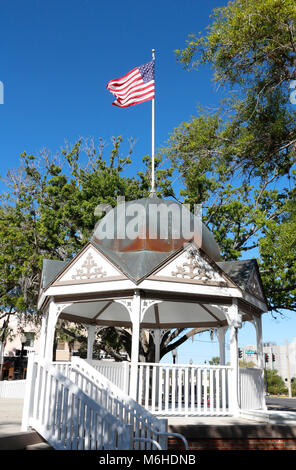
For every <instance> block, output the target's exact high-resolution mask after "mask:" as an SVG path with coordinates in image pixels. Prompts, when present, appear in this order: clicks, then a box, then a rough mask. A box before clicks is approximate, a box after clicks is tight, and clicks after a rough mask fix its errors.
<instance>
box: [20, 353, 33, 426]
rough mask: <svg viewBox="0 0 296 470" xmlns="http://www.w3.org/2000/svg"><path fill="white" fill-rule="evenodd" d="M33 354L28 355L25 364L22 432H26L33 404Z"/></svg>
mask: <svg viewBox="0 0 296 470" xmlns="http://www.w3.org/2000/svg"><path fill="white" fill-rule="evenodd" d="M34 358H35V355H34V353H31V354H29V356H28V364H27V378H26V390H25V398H24V406H23V416H22V427H21V429H22V431H27V429H28V426H29V420H30V418H31V414H32V408H33V403H34V389H35V380H34Z"/></svg>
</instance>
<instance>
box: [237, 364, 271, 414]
mask: <svg viewBox="0 0 296 470" xmlns="http://www.w3.org/2000/svg"><path fill="white" fill-rule="evenodd" d="M239 380H240V408H241V409H242V410H262V409H265V407H264V405H265V403H264V404H263V403H262V395H264V376H263V374H262V369H255V368H251V367H248V368H242V367H240V369H239Z"/></svg>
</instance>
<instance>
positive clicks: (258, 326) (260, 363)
mask: <svg viewBox="0 0 296 470" xmlns="http://www.w3.org/2000/svg"><path fill="white" fill-rule="evenodd" d="M253 325H254V326H255V330H256V341H257V367H258V369H261V384H259V387H258V390H260V392H259V393H260V395H261V409H262V410H267V406H266V403H265V376H264V374H265V370H264V365H265V363H264V354H263V337H262V317H261V315H260V316H259V317H253ZM260 385H261V389H260Z"/></svg>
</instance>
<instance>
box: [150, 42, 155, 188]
mask: <svg viewBox="0 0 296 470" xmlns="http://www.w3.org/2000/svg"><path fill="white" fill-rule="evenodd" d="M152 60H155V49H152ZM154 148H155V99H154V98H153V99H152V153H151V159H152V162H151V195H153V193H155V174H154V173H155V163H154Z"/></svg>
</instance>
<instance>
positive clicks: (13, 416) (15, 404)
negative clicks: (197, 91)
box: [0, 398, 296, 437]
mask: <svg viewBox="0 0 296 470" xmlns="http://www.w3.org/2000/svg"><path fill="white" fill-rule="evenodd" d="M278 400H280V401H278ZM281 400H282V401H281ZM286 400H287V399H277V398H276V399H268V409H270V410H274V411H277V410H278V411H296V408H294V405H295V404H296V400H295V399H290V400H291V401H290V402H287V401H286ZM22 410H23V400H22V399H16V398H0V437H1V436H3V435H7V434H14V433H16V432H20V431H21V422H22ZM250 421H251V422H252V425H254V426H256V425H259V424H262V423H260V421H253V420H250V419H245V418H233V417H202V416H195V417H190V416H189V417H186V418H185V417H178V416H171V417H168V424H169V426H178V425H191V426H192V425H193V426H194V425H209V426H218V425H219V426H233V425H236V426H244V425H248V424H250Z"/></svg>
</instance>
